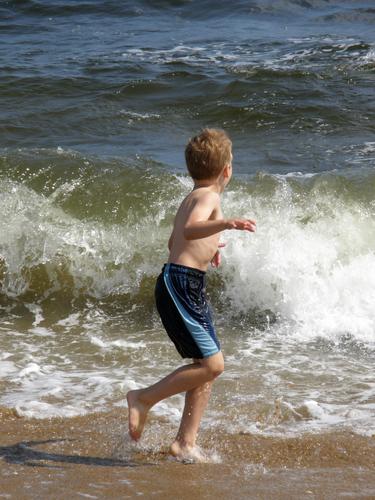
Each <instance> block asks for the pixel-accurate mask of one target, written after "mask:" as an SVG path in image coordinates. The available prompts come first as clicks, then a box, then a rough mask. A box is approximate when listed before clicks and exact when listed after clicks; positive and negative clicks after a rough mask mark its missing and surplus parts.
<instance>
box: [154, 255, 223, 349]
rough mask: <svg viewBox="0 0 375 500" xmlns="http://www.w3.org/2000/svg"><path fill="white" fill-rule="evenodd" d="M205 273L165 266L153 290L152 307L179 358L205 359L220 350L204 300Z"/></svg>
mask: <svg viewBox="0 0 375 500" xmlns="http://www.w3.org/2000/svg"><path fill="white" fill-rule="evenodd" d="M205 277H206V273H205V272H204V271H201V270H199V269H194V268H192V267H186V266H181V265H179V264H165V265H164V267H163V270H162V272H161V274H160V276H159V277H158V279H157V282H156V287H155V300H156V307H157V309H158V312H159V314H160V318H161V320H162V323H163V325H164V328H165V329H166V331H167V333H168V336H169V337H170V339H171V340H172V341H173V343H174V345H175V346H176V349H177V351H178V352H179V353H180V355H181V356H182V357H183V358H197V359H202V358H207V357H208V356H212V355H213V354H216V353H218V352H219V351H220V343H219V341H218V339H217V338H216V334H215V329H214V327H213V324H212V316H211V311H210V307H209V304H208V301H207V298H206V293H205V292H206V291H205V282H206V279H205Z"/></svg>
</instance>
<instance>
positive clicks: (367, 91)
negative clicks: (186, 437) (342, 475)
mask: <svg viewBox="0 0 375 500" xmlns="http://www.w3.org/2000/svg"><path fill="white" fill-rule="evenodd" d="M374 25H375V9H374V5H373V2H370V1H367V2H366V1H350V0H347V1H336V0H327V1H323V0H293V1H292V0H285V1H280V2H271V1H267V0H254V1H245V0H235V1H234V2H230V3H225V4H224V3H223V4H222V5H221V4H219V5H218V4H217V2H212V0H204V1H202V2H199V3H198V2H195V1H184V0H174V1H172V0H170V1H167V0H160V1H155V2H150V1H147V0H142V1H141V0H139V1H133V2H130V1H129V2H128V1H124V2H115V1H110V0H107V1H94V0H86V1H84V2H82V1H75V0H70V1H68V0H52V1H47V0H38V1H36V0H22V1H21V0H17V1H16V0H14V1H11V0H9V1H4V2H2V3H1V5H0V32H1V44H0V69H1V78H0V114H1V115H0V116H1V122H0V132H1V133H0V311H1V317H0V318H1V319H0V339H1V350H0V387H1V393H0V406H2V407H10V408H15V410H16V412H17V413H18V414H19V415H21V416H25V417H37V418H40V419H44V418H49V417H53V416H61V417H69V416H76V415H86V414H91V413H93V412H96V411H105V410H109V409H113V408H119V409H121V411H124V410H125V402H124V396H125V393H126V391H127V390H129V389H132V388H136V387H141V386H143V385H145V384H148V383H151V382H153V381H155V380H157V379H158V378H159V377H161V376H163V375H165V374H166V373H168V371H170V370H172V369H173V368H174V367H177V366H178V364H179V363H180V361H179V358H178V355H177V353H176V352H175V351H174V348H173V346H172V345H171V344H170V342H169V341H168V339H167V337H166V335H165V333H164V331H163V328H162V325H161V323H160V320H159V318H158V316H157V313H156V311H155V307H154V299H153V287H154V283H155V279H156V277H157V275H158V273H159V272H160V269H161V267H162V265H163V263H164V262H165V260H166V258H167V241H168V237H169V234H170V230H171V225H172V222H173V217H174V214H175V211H176V209H177V207H178V205H179V203H180V202H181V200H182V199H183V197H184V196H185V195H186V194H187V193H188V192H189V190H190V189H191V186H192V183H191V180H190V179H189V178H188V176H187V175H186V173H185V166H184V159H183V150H184V146H185V144H186V142H187V140H188V138H189V137H190V136H191V135H192V134H194V133H195V132H196V131H197V130H199V129H200V128H202V127H204V126H214V127H221V128H224V129H226V130H227V132H228V133H229V135H230V136H231V138H232V140H233V147H234V151H233V153H234V177H233V179H232V181H231V184H230V185H229V186H228V189H227V191H226V192H225V193H224V195H223V209H224V212H225V214H226V215H228V216H234V215H238V216H244V217H254V218H255V219H256V220H257V226H258V230H257V233H255V234H251V235H249V234H240V233H236V234H235V233H232V232H231V233H230V232H228V233H225V234H223V240H224V241H226V242H227V246H226V247H225V248H224V249H223V264H222V266H221V268H219V269H218V270H210V271H209V273H208V289H209V292H210V298H211V302H212V305H213V309H214V310H215V321H216V325H217V330H218V335H219V337H220V339H221V342H222V347H223V352H224V354H225V358H226V371H225V373H224V374H223V376H222V377H221V378H220V380H219V381H218V382H217V383H216V388H215V391H214V394H213V398H212V402H211V404H210V407H209V409H208V411H207V414H206V416H205V420H204V422H203V429H207V428H210V429H212V428H213V429H222V428H225V429H226V432H230V433H233V435H235V434H238V433H248V434H251V435H254V436H255V435H257V436H259V435H261V436H304V435H306V433H318V434H321V436H322V439H324V435H325V433H326V432H327V431H335V432H336V431H340V432H341V431H343V430H349V431H350V432H353V433H355V434H359V435H361V436H367V437H368V438H369V439H371V438H372V437H373V436H374V434H375V424H374V422H375V419H374V417H375V381H374V377H373V366H374V359H375V333H374V332H375V312H374V302H375V255H374V246H375V198H374V192H375V170H374V166H375V125H374V124H375V121H374V118H375V93H374V84H375V34H374V33H375V31H374ZM182 405H183V399H182V397H180V396H176V397H174V398H171V399H170V400H168V401H165V402H162V403H160V404H159V405H158V406H156V407H155V408H154V409H153V412H154V414H156V415H162V416H163V418H166V419H167V420H168V421H170V422H171V426H175V424H176V423H177V422H178V419H179V417H180V415H181V409H182ZM228 408H230V411H229V410H228ZM224 460H225V454H224Z"/></svg>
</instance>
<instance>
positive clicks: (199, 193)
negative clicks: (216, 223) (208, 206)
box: [185, 187, 220, 204]
mask: <svg viewBox="0 0 375 500" xmlns="http://www.w3.org/2000/svg"><path fill="white" fill-rule="evenodd" d="M187 199H191V200H194V201H195V202H200V203H212V204H216V203H220V195H219V193H216V192H213V191H210V190H209V189H207V188H204V187H202V188H198V189H194V190H193V191H192V192H191V193H189V194H188V195H187V196H186V198H185V200H187Z"/></svg>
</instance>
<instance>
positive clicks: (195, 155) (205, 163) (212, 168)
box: [185, 128, 232, 180]
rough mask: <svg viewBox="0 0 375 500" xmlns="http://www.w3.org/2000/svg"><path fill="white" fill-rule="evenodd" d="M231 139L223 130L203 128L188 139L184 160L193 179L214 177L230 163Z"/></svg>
mask: <svg viewBox="0 0 375 500" xmlns="http://www.w3.org/2000/svg"><path fill="white" fill-rule="evenodd" d="M231 153H232V141H231V140H230V139H229V137H228V135H227V134H226V133H225V132H224V130H220V129H214V128H205V129H204V130H202V132H201V133H200V134H199V135H196V136H195V137H193V138H192V139H190V140H189V142H188V144H187V146H186V148H185V160H186V166H187V169H188V171H189V174H190V175H191V177H192V178H193V179H196V180H206V179H216V178H217V177H218V176H219V175H220V173H221V172H222V170H223V168H224V167H225V165H228V164H230V163H231Z"/></svg>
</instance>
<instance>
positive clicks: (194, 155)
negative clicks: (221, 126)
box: [127, 129, 255, 460]
mask: <svg viewBox="0 0 375 500" xmlns="http://www.w3.org/2000/svg"><path fill="white" fill-rule="evenodd" d="M185 159H186V164H187V168H188V171H189V173H190V175H191V177H192V178H193V181H194V188H193V190H192V192H191V193H190V194H188V196H187V197H186V198H185V199H184V200H183V202H182V203H181V205H180V208H179V209H178V211H177V214H176V217H175V221H174V227H173V231H172V234H171V237H170V238H169V242H168V248H169V259H168V263H167V264H165V265H164V267H163V270H162V273H161V274H160V276H159V278H158V280H157V283H156V288H155V299H156V306H157V309H158V311H159V314H160V317H161V320H162V322H163V325H164V327H165V329H166V331H167V333H168V335H169V337H170V338H171V340H172V341H173V342H174V344H175V346H176V348H177V351H178V352H179V353H180V355H181V356H182V357H183V358H192V359H193V363H192V364H189V365H184V366H182V367H180V368H178V369H177V370H175V371H174V372H172V373H170V374H169V375H168V376H167V377H165V378H163V379H162V380H160V381H159V382H157V383H156V384H154V385H152V386H150V387H146V388H144V389H139V390H135V391H129V392H128V394H127V401H128V408H129V434H130V436H131V438H132V439H134V440H135V441H137V440H138V439H139V438H140V437H141V434H142V430H143V426H144V423H145V421H146V417H147V413H148V411H149V410H150V408H151V407H152V406H154V405H155V404H156V403H158V402H159V401H161V400H163V399H165V398H168V397H170V396H172V395H174V394H178V393H181V392H185V393H186V395H185V407H184V411H183V415H182V418H181V423H180V428H179V430H178V433H177V436H176V439H175V441H174V443H173V444H172V446H171V453H172V455H174V456H175V457H177V458H180V459H196V460H199V459H200V456H199V451H198V449H197V448H196V447H195V441H196V437H197V433H198V428H199V424H200V421H201V417H202V415H203V412H204V410H205V408H206V406H207V403H208V399H209V396H210V392H211V386H212V383H213V381H214V380H215V378H216V377H218V376H219V375H220V374H221V373H222V372H223V370H224V359H223V355H222V353H221V351H220V344H219V342H218V340H217V338H216V335H215V330H214V328H213V325H212V319H211V314H210V309H209V306H208V303H207V299H206V296H205V272H206V270H207V267H208V264H209V263H210V262H211V264H212V266H214V267H217V266H219V264H220V260H221V259H220V253H219V250H218V248H219V247H220V246H224V245H220V244H219V237H220V233H221V231H223V230H225V229H239V230H245V231H255V221H253V220H248V219H223V215H222V212H221V207H220V194H221V193H222V192H223V191H224V189H225V187H226V185H227V184H228V182H229V181H230V178H231V176H232V143H231V141H230V139H229V137H228V136H227V135H226V133H225V132H224V131H222V130H216V129H205V130H203V131H202V132H201V133H200V134H199V135H198V136H196V137H194V138H193V139H191V140H190V141H189V143H188V145H187V146H186V149H185Z"/></svg>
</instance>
